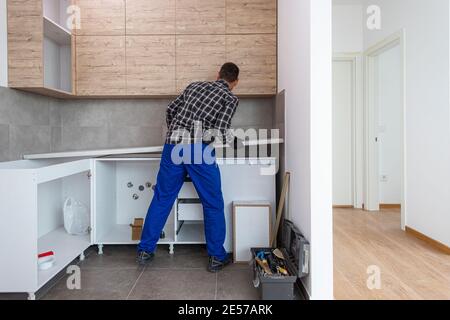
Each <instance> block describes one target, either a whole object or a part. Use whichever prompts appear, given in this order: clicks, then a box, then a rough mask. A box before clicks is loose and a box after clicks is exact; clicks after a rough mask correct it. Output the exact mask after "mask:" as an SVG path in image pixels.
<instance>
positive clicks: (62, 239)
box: [38, 227, 91, 287]
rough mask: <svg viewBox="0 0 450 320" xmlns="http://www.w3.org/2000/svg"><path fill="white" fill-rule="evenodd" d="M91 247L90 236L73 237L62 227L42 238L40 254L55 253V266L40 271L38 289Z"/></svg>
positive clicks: (40, 239)
mask: <svg viewBox="0 0 450 320" xmlns="http://www.w3.org/2000/svg"><path fill="white" fill-rule="evenodd" d="M90 245H91V241H90V236H89V235H85V236H73V235H70V234H68V233H67V232H66V230H65V229H64V228H63V227H61V228H58V229H56V230H54V231H51V232H49V233H48V234H46V235H44V236H42V237H40V238H39V240H38V252H40V253H42V252H47V251H53V252H54V253H55V258H56V260H55V265H54V266H53V267H52V268H50V269H48V270H39V271H38V287H42V286H43V285H44V284H45V283H47V282H48V281H49V280H50V279H51V278H53V277H54V276H55V275H57V274H58V272H60V271H61V270H63V269H64V268H65V267H66V266H67V265H68V264H69V263H70V262H72V261H73V260H74V259H75V258H76V257H77V256H79V255H80V252H83V251H84V250H86V249H87V248H89V246H90Z"/></svg>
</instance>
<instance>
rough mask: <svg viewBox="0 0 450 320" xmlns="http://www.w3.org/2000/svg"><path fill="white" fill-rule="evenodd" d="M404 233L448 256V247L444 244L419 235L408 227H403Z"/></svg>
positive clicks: (449, 250)
mask: <svg viewBox="0 0 450 320" xmlns="http://www.w3.org/2000/svg"><path fill="white" fill-rule="evenodd" d="M405 231H406V233H407V234H409V235H411V236H413V237H415V238H417V239H420V240H422V241H425V242H426V243H428V244H429V245H431V246H432V247H434V248H436V249H438V250H439V251H442V252H444V253H446V254H448V255H450V247H448V246H446V245H445V244H443V243H441V242H439V241H437V240H434V239H432V238H430V237H428V236H426V235H424V234H423V233H420V232H419V231H417V230H414V229H412V228H410V227H405Z"/></svg>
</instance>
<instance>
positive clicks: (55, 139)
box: [50, 127, 64, 152]
mask: <svg viewBox="0 0 450 320" xmlns="http://www.w3.org/2000/svg"><path fill="white" fill-rule="evenodd" d="M51 130H52V137H51V138H52V140H51V145H50V146H51V150H52V152H60V151H64V148H63V145H62V128H61V127H52V128H51Z"/></svg>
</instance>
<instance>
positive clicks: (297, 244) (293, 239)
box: [282, 219, 310, 278]
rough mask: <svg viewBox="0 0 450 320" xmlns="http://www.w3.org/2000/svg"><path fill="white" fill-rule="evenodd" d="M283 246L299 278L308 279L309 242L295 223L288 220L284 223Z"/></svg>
mask: <svg viewBox="0 0 450 320" xmlns="http://www.w3.org/2000/svg"><path fill="white" fill-rule="evenodd" d="M282 246H283V247H284V248H285V249H286V252H287V254H288V255H289V259H290V260H291V262H292V263H293V264H294V266H295V268H296V270H297V273H298V277H299V278H303V277H306V276H307V275H308V274H309V252H310V245H309V242H308V240H306V238H305V237H304V236H303V235H302V234H301V232H300V230H299V229H298V228H297V227H296V226H295V225H294V223H293V222H292V221H289V220H286V219H285V220H284V222H283V232H282Z"/></svg>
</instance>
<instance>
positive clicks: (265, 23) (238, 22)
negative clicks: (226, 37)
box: [226, 0, 277, 34]
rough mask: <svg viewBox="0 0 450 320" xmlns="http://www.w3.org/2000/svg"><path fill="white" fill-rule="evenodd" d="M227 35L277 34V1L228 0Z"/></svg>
mask: <svg viewBox="0 0 450 320" xmlns="http://www.w3.org/2000/svg"><path fill="white" fill-rule="evenodd" d="M226 6H227V34H231V33H232V34H242V33H273V34H275V33H277V0H227V3H226Z"/></svg>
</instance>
